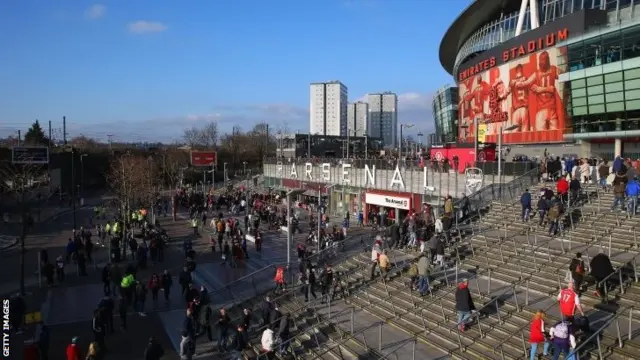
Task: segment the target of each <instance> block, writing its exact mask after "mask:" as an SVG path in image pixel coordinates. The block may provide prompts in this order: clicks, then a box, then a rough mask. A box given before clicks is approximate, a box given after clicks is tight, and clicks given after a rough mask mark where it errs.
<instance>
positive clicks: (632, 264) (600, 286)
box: [596, 253, 640, 301]
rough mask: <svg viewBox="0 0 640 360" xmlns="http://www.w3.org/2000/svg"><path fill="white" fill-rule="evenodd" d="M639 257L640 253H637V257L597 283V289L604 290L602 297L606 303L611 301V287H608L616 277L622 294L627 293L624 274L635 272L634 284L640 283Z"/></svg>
mask: <svg viewBox="0 0 640 360" xmlns="http://www.w3.org/2000/svg"><path fill="white" fill-rule="evenodd" d="M638 256H640V253H636V255H635V256H634V257H633V258H632V259H631V260H629V261H627V262H625V263H624V264H622V265H620V266H619V267H618V268H617V269H616V270H614V271H613V272H612V273H611V274H609V275H608V276H607V277H605V278H604V279H602V280H600V281H599V282H598V283H597V285H596V289H604V294H600V295H602V296H603V298H604V300H605V301H608V300H609V286H607V285H608V284H609V283H610V282H611V280H612V279H613V278H614V277H616V279H617V280H618V289H619V291H620V293H621V294H624V293H625V286H624V275H623V272H625V271H627V272H629V271H632V272H633V281H634V282H638V263H637V259H638ZM629 267H631V269H629Z"/></svg>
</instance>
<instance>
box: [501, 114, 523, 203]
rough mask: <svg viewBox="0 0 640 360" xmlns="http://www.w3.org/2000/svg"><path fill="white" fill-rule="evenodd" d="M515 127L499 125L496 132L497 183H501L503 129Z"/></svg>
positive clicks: (514, 126)
mask: <svg viewBox="0 0 640 360" xmlns="http://www.w3.org/2000/svg"><path fill="white" fill-rule="evenodd" d="M517 128H518V126H517V125H511V126H507V127H506V128H505V127H504V126H501V127H500V130H499V132H498V183H500V184H502V136H503V135H504V132H505V131H511V130H514V129H517ZM501 193H502V191H501Z"/></svg>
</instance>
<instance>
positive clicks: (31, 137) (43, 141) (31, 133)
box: [24, 120, 49, 146]
mask: <svg viewBox="0 0 640 360" xmlns="http://www.w3.org/2000/svg"><path fill="white" fill-rule="evenodd" d="M24 143H25V144H28V145H40V146H48V145H49V138H47V136H46V135H45V133H44V130H43V129H42V126H40V122H39V121H38V120H36V121H35V122H34V123H33V124H32V125H31V127H30V128H29V130H27V133H26V134H24Z"/></svg>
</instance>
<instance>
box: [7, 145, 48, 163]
mask: <svg viewBox="0 0 640 360" xmlns="http://www.w3.org/2000/svg"><path fill="white" fill-rule="evenodd" d="M11 162H12V163H14V164H42V165H44V164H48V163H49V148H48V147H46V146H14V147H13V148H12V149H11Z"/></svg>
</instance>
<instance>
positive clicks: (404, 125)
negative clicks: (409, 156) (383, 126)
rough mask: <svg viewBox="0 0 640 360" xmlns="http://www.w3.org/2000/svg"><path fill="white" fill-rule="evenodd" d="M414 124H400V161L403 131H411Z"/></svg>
mask: <svg viewBox="0 0 640 360" xmlns="http://www.w3.org/2000/svg"><path fill="white" fill-rule="evenodd" d="M412 127H413V124H400V159H401V160H402V129H411V128H412Z"/></svg>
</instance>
